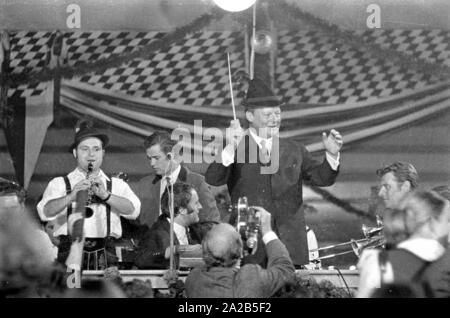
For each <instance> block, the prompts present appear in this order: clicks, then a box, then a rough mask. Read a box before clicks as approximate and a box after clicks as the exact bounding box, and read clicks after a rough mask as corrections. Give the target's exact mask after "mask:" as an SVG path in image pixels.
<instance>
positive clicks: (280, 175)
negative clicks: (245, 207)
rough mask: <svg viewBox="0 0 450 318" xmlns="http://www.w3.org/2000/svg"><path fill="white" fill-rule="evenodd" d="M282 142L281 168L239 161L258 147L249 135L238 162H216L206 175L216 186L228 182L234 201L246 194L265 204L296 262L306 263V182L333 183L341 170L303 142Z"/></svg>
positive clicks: (250, 200) (250, 199) (252, 201)
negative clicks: (320, 159)
mask: <svg viewBox="0 0 450 318" xmlns="http://www.w3.org/2000/svg"><path fill="white" fill-rule="evenodd" d="M276 142H277V139H274V145H273V151H272V153H271V156H275V155H276V151H275V149H276V146H277V144H275V143H276ZM278 146H279V168H278V171H276V172H275V173H272V174H261V167H262V166H263V165H262V164H261V163H260V162H259V159H258V160H257V162H256V163H249V161H248V158H246V160H245V162H244V163H239V162H237V158H238V157H237V154H238V153H245V154H246V156H247V157H248V153H249V149H258V148H257V145H256V142H255V140H254V139H253V138H252V137H250V136H249V135H246V136H245V137H244V138H243V140H242V141H241V142H240V144H239V145H238V148H237V150H236V153H235V162H234V163H233V164H231V165H230V166H228V167H225V166H223V165H222V164H221V163H212V164H211V165H210V166H209V167H208V170H207V171H206V174H205V178H206V182H207V183H209V184H211V185H214V186H219V185H223V184H227V185H228V191H229V192H230V196H231V201H232V203H233V204H236V203H237V200H238V198H240V197H243V196H246V197H247V198H248V203H249V205H254V206H262V207H264V208H265V209H266V210H267V211H269V212H270V213H271V214H272V221H273V228H274V230H275V231H276V232H277V233H278V234H279V237H280V239H281V241H283V243H284V244H286V247H287V249H288V251H289V253H290V255H291V258H292V260H293V262H294V264H296V265H302V264H306V263H308V262H309V257H308V244H307V239H306V224H305V216H304V213H303V210H302V209H301V206H302V202H303V199H302V184H303V182H305V183H308V184H311V185H315V186H330V185H332V184H333V183H334V181H335V179H336V176H337V173H338V172H337V171H334V170H333V169H331V167H330V165H329V163H328V161H327V160H326V159H324V161H323V162H322V163H320V162H317V161H315V160H314V159H313V158H312V155H311V154H310V153H309V152H308V151H307V150H306V148H305V147H304V146H303V145H300V144H298V143H296V142H293V141H291V140H287V139H280V140H279V144H278ZM255 147H256V148H255ZM272 160H274V159H272ZM258 250H259V251H261V250H262V249H260V248H258ZM257 254H258V252H257ZM260 261H261V260H260V259H259V260H258V263H260V264H261V262H260Z"/></svg>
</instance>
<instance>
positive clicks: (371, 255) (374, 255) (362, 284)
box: [356, 249, 394, 298]
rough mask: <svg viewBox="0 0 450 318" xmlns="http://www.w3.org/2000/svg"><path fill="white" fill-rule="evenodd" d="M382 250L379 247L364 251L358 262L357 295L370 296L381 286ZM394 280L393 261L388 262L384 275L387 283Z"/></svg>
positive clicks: (359, 296)
mask: <svg viewBox="0 0 450 318" xmlns="http://www.w3.org/2000/svg"><path fill="white" fill-rule="evenodd" d="M379 255H380V251H379V250H377V249H366V250H364V251H363V252H362V254H361V258H360V259H359V262H358V265H357V267H358V270H359V286H358V293H357V295H356V297H358V298H368V297H371V295H372V293H373V292H374V291H375V289H376V288H380V283H381V270H380V265H379V260H378V257H379ZM393 280H394V272H393V269H392V265H391V263H389V262H387V263H386V271H385V273H384V276H383V281H384V282H385V283H391V282H393Z"/></svg>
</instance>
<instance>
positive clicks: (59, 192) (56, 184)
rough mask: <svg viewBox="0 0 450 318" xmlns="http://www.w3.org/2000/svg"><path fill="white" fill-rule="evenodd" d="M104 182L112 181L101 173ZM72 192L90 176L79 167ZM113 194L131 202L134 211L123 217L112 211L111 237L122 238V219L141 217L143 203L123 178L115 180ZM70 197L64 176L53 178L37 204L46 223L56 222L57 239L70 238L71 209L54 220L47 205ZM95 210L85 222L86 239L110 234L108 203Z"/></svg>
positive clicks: (95, 206)
mask: <svg viewBox="0 0 450 318" xmlns="http://www.w3.org/2000/svg"><path fill="white" fill-rule="evenodd" d="M99 175H100V179H101V180H102V182H103V184H104V185H105V187H106V181H107V180H109V178H108V177H107V176H106V175H105V173H104V172H103V171H102V170H100V173H99ZM68 178H69V182H70V186H71V189H73V187H74V186H75V184H77V183H78V182H80V181H81V180H84V179H85V178H86V175H85V174H84V173H83V172H82V171H81V170H79V169H78V168H77V169H75V170H74V171H72V172H71V173H69V174H68ZM111 193H112V194H114V195H117V196H120V197H123V198H126V199H128V200H130V202H131V204H132V205H133V208H134V211H133V213H132V214H129V215H123V214H121V213H120V211H118V210H115V209H114V208H111V236H113V237H115V238H119V237H121V236H122V225H121V222H120V216H123V217H124V218H126V219H130V220H134V219H136V218H137V217H138V216H139V212H140V210H141V201H140V200H139V199H138V197H137V196H136V195H135V194H134V192H133V191H132V190H131V188H130V186H129V185H128V184H127V183H126V182H125V181H123V180H122V179H119V178H114V180H113V181H112V189H111ZM65 195H66V184H65V182H64V179H63V177H57V178H54V179H52V180H51V181H50V182H49V184H48V186H47V188H46V189H45V191H44V194H43V197H42V200H41V201H40V202H39V203H38V205H37V211H38V213H39V217H40V218H41V220H42V221H52V222H53V223H54V233H53V235H54V236H59V235H67V208H65V209H64V210H62V211H61V212H60V213H58V214H57V215H55V216H53V217H47V216H45V214H44V206H45V205H46V204H47V202H48V201H50V200H53V199H58V198H61V197H64V196H65ZM75 207H76V202H72V211H75ZM90 207H91V208H92V210H93V211H94V215H93V216H92V217H90V218H86V219H85V221H84V231H85V235H86V237H89V238H102V237H106V235H107V227H106V206H105V205H104V204H92V205H91V206H90Z"/></svg>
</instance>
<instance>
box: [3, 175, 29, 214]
mask: <svg viewBox="0 0 450 318" xmlns="http://www.w3.org/2000/svg"><path fill="white" fill-rule="evenodd" d="M25 196H26V191H25V190H24V189H23V188H22V187H21V186H20V185H19V184H17V183H15V182H12V181H9V180H6V179H3V178H0V210H3V209H5V210H9V211H12V210H14V211H20V212H21V211H23V210H24V208H25Z"/></svg>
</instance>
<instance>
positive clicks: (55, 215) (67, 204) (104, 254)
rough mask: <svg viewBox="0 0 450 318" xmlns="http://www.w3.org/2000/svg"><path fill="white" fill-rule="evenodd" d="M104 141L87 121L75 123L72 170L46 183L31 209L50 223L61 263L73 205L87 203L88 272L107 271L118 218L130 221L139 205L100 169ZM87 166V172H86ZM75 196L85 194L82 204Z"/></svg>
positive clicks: (119, 233) (66, 249)
mask: <svg viewBox="0 0 450 318" xmlns="http://www.w3.org/2000/svg"><path fill="white" fill-rule="evenodd" d="M108 142H109V138H108V136H107V135H105V134H103V133H101V132H99V131H97V130H95V129H94V128H93V127H92V126H91V125H90V124H89V123H88V122H81V123H80V125H78V128H77V129H76V134H75V139H74V142H73V144H72V145H71V148H70V149H71V151H72V153H73V156H74V157H75V159H76V160H77V167H76V168H75V170H73V171H72V172H70V173H69V174H68V175H67V176H63V177H57V178H54V179H53V180H51V181H50V183H49V184H48V186H47V188H46V189H45V192H44V194H43V197H42V200H41V201H40V202H39V203H38V205H37V210H38V213H39V216H40V218H41V220H42V221H51V222H53V223H54V236H58V237H59V238H60V242H61V243H60V246H59V248H58V261H60V262H64V261H65V259H66V258H67V255H68V252H69V248H70V245H71V241H72V238H71V234H72V233H68V231H67V223H68V222H67V221H68V219H69V218H70V217H71V215H72V218H74V217H76V216H74V214H75V213H74V212H75V211H80V210H81V211H82V209H83V208H81V209H80V206H79V205H83V206H84V205H86V203H88V204H89V203H91V204H90V206H89V208H90V209H91V212H92V215H89V213H86V219H85V220H84V226H83V231H84V235H85V237H86V240H85V249H84V250H85V255H84V258H85V260H84V261H85V268H88V269H100V268H103V267H107V266H111V264H112V263H114V262H115V261H116V257H115V254H114V246H113V244H111V243H112V242H113V241H114V239H118V238H120V237H121V236H122V226H121V222H120V216H123V217H124V218H127V219H136V218H137V217H138V215H139V212H140V208H141V202H140V200H139V199H138V197H137V196H136V195H135V194H134V193H133V191H132V190H131V189H130V187H129V186H128V184H127V183H126V182H125V181H123V180H121V179H118V178H109V177H108V176H107V175H106V174H105V173H104V172H103V171H102V170H101V169H100V167H101V165H102V163H103V158H104V156H105V147H106V146H107V145H108ZM89 166H91V167H92V168H91V169H92V171H91V172H90V171H89V173H88V167H89ZM80 191H88V193H89V196H90V198H88V200H87V202H77V194H78V193H79V192H80ZM93 197H94V198H95V199H94V198H93ZM90 265H91V266H90Z"/></svg>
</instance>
